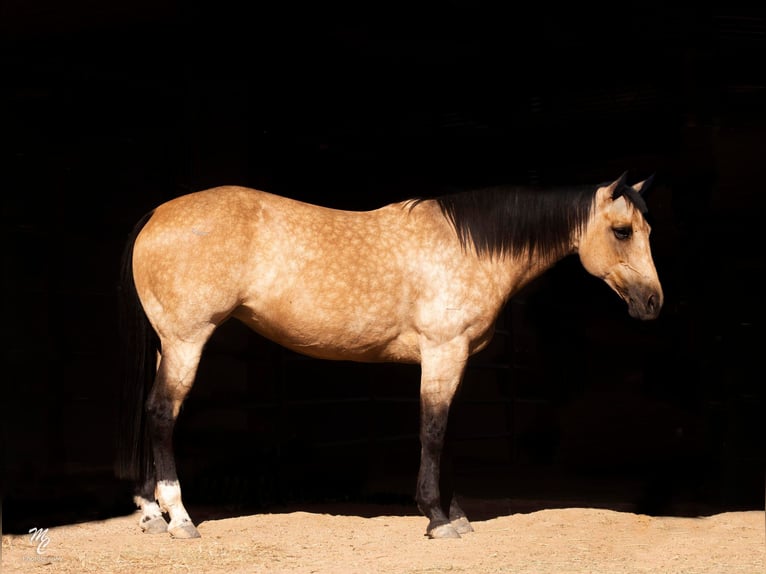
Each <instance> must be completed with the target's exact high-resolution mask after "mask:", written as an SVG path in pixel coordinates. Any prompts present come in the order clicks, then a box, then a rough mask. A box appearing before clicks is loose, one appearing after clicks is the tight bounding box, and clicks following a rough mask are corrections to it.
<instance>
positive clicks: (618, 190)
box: [609, 171, 628, 200]
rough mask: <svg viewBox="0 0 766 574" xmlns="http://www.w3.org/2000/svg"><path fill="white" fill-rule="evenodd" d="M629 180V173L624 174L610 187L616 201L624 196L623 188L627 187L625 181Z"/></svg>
mask: <svg viewBox="0 0 766 574" xmlns="http://www.w3.org/2000/svg"><path fill="white" fill-rule="evenodd" d="M626 179H628V172H627V171H624V172H622V175H621V176H620V177H619V178H618V179H617V181H615V182H614V183H613V184H612V185H610V186H609V191H610V192H611V194H612V199H613V200H615V199H617V198H618V197H620V196H621V195H622V194H623V188H624V187H625V180H626Z"/></svg>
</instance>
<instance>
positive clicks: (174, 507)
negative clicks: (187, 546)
mask: <svg viewBox="0 0 766 574" xmlns="http://www.w3.org/2000/svg"><path fill="white" fill-rule="evenodd" d="M206 340H207V337H205V338H204V340H203V341H201V342H188V341H167V340H163V341H162V358H161V360H160V364H159V368H158V369H157V378H156V380H155V383H154V386H153V387H152V391H151V393H150V395H149V399H148V401H147V403H146V412H147V419H148V426H149V434H150V437H151V442H152V450H153V454H154V471H155V476H154V479H153V480H148V481H147V483H146V484H145V485H144V489H143V492H142V494H141V498H142V499H143V500H141V501H139V504H140V505H142V510H143V516H142V519H141V520H142V528H143V527H144V525H145V526H146V528H145V529H144V530H145V531H146V532H151V531H162V530H161V528H162V525H161V523H160V522H159V521H157V520H156V516H155V515H156V513H157V509H159V510H160V511H161V512H164V513H167V515H168V516H169V518H170V522H169V523H168V525H167V531H168V532H169V533H170V535H171V536H172V537H173V538H199V536H200V534H199V531H198V530H197V528H196V527H195V526H194V523H193V522H192V520H191V518H190V516H189V513H188V512H187V511H186V509H185V508H184V505H183V501H182V499H181V486H180V483H179V480H178V475H177V473H176V465H175V458H174V454H173V429H174V427H175V423H176V420H177V418H178V413H179V411H180V409H181V405H182V403H183V401H184V399H185V398H186V396H187V395H188V393H189V391H190V390H191V387H192V384H193V383H194V378H195V376H196V373H197V367H198V365H199V359H200V356H201V354H202V347H203V346H204V342H205V341H206ZM152 486H154V492H152V493H150V492H148V491H149V489H150V488H151V487H152ZM155 499H156V503H154V500H155Z"/></svg>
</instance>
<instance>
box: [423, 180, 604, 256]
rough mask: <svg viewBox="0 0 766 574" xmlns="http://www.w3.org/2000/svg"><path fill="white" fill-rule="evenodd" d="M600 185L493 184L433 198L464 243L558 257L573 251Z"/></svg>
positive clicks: (484, 251) (490, 251)
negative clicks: (576, 238) (520, 185)
mask: <svg viewBox="0 0 766 574" xmlns="http://www.w3.org/2000/svg"><path fill="white" fill-rule="evenodd" d="M598 187H599V186H592V185H588V186H578V187H568V188H551V189H544V188H524V187H492V188H487V189H480V190H474V191H465V192H460V193H453V194H449V195H443V196H441V197H437V198H435V199H434V201H436V202H437V203H438V205H439V208H440V209H441V211H442V213H443V214H444V216H445V217H446V218H447V219H448V220H449V221H450V223H451V224H452V225H453V227H454V228H455V232H456V233H457V235H458V238H459V239H460V243H461V244H462V246H463V248H465V249H468V248H469V247H473V248H474V249H475V250H476V252H477V254H479V255H480V256H494V255H511V256H514V257H520V256H525V255H526V256H527V257H528V258H530V259H531V258H533V257H535V256H537V257H541V258H543V259H548V260H555V259H559V258H560V257H562V256H564V255H566V254H567V253H569V251H570V246H571V240H572V236H573V235H574V234H577V233H579V231H581V230H582V228H583V227H584V226H585V224H586V223H587V221H588V218H589V217H590V214H591V211H592V209H593V202H594V198H595V193H596V189H598ZM420 201H423V200H418V202H420Z"/></svg>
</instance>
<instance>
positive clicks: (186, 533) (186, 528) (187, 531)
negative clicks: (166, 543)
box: [168, 522, 201, 540]
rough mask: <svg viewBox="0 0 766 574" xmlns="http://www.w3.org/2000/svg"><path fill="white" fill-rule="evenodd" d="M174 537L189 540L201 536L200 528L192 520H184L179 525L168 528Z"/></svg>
mask: <svg viewBox="0 0 766 574" xmlns="http://www.w3.org/2000/svg"><path fill="white" fill-rule="evenodd" d="M168 532H170V536H171V537H172V538H178V539H183V540H187V539H189V538H200V537H201V535H200V533H199V530H197V529H196V528H195V527H194V524H192V523H191V522H182V523H181V524H179V525H178V526H174V527H173V528H170V529H168Z"/></svg>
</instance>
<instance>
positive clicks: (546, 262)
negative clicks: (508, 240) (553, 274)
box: [486, 247, 576, 300]
mask: <svg viewBox="0 0 766 574" xmlns="http://www.w3.org/2000/svg"><path fill="white" fill-rule="evenodd" d="M574 253H576V249H575V248H574V247H572V248H571V250H570V251H569V252H567V253H562V254H560V255H558V256H551V257H539V256H537V255H533V256H532V257H529V256H528V255H520V256H511V255H508V254H506V255H503V256H501V257H492V258H489V259H487V262H486V264H487V265H488V266H489V267H490V268H491V270H490V273H491V274H492V275H493V277H495V280H496V281H497V282H498V288H499V289H500V290H501V291H502V292H503V293H504V294H505V297H504V298H505V299H506V300H507V299H509V298H510V297H512V296H513V295H514V294H515V293H516V292H518V291H519V290H520V289H522V288H523V287H524V286H526V285H527V284H528V283H530V282H531V281H533V280H535V279H537V278H538V277H540V276H541V275H542V274H543V273H545V272H546V271H548V270H549V269H550V268H551V267H553V266H554V265H556V263H558V262H559V261H561V260H562V259H564V258H565V257H568V256H569V255H572V254H574Z"/></svg>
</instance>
